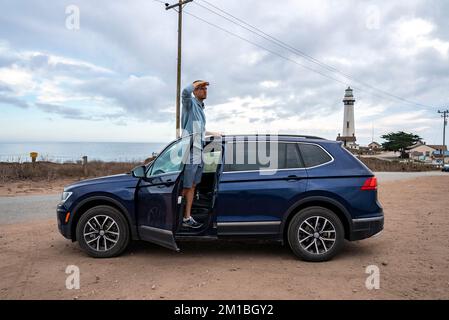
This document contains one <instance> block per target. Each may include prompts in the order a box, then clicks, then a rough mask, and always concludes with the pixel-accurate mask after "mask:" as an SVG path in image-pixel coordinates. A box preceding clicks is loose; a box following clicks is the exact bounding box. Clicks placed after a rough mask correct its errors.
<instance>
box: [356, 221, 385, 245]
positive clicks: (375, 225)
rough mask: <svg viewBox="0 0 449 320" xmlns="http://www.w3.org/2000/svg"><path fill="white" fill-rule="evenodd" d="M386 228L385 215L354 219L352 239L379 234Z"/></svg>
mask: <svg viewBox="0 0 449 320" xmlns="http://www.w3.org/2000/svg"><path fill="white" fill-rule="evenodd" d="M383 229H384V216H383V215H382V216H377V217H371V218H362V219H352V228H351V233H350V235H349V240H350V241H355V240H362V239H366V238H370V237H372V236H374V235H377V234H379V233H380V232H381V231H382V230H383Z"/></svg>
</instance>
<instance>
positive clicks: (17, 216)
mask: <svg viewBox="0 0 449 320" xmlns="http://www.w3.org/2000/svg"><path fill="white" fill-rule="evenodd" d="M375 174H376V177H377V178H378V179H379V182H380V183H382V182H388V181H394V180H406V179H412V178H417V177H429V176H441V175H445V176H448V177H449V173H447V172H439V171H431V172H376V173H375ZM59 197H60V195H59V194H56V195H36V196H17V197H0V224H9V223H17V222H22V221H25V220H38V219H46V218H55V217H56V205H57V204H58V202H59Z"/></svg>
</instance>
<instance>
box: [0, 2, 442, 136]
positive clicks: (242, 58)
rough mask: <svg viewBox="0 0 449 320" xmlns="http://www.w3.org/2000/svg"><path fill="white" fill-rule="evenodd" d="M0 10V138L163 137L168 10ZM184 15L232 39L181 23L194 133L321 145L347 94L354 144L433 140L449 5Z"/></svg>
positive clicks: (151, 5)
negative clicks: (298, 137)
mask: <svg viewBox="0 0 449 320" xmlns="http://www.w3.org/2000/svg"><path fill="white" fill-rule="evenodd" d="M211 4H212V5H214V6H215V7H213V6H211ZM73 6H75V7H73ZM0 7H1V12H2V14H1V15H0V26H1V28H0V110H1V116H0V141H3V142H7V141H138V142H165V141H169V140H172V139H173V138H174V134H175V131H174V126H175V116H174V114H175V107H174V106H175V96H176V45H177V38H176V37H177V34H176V31H177V14H176V12H174V11H173V10H171V11H166V10H165V8H164V5H163V4H162V3H160V2H158V1H154V0H133V1H120V0H116V1H105V0H104V1H103V0H98V1H90V0H85V1H76V0H71V1H65V0H58V1H43V0H42V1H39V0H33V1H30V0H26V1H25V0H2V1H1V4H0ZM205 7H206V8H209V9H211V10H214V11H215V12H218V13H220V14H222V15H224V13H223V12H220V11H218V9H217V8H216V7H218V8H220V9H222V10H224V11H225V12H228V13H231V14H232V15H234V16H236V17H238V18H240V19H241V21H244V22H246V23H248V24H250V25H252V26H255V27H257V28H259V29H260V30H262V31H263V32H265V33H266V34H268V35H270V36H272V37H274V38H276V39H278V40H280V41H282V42H283V43H285V44H288V45H289V46H290V50H287V49H286V48H285V46H284V47H280V46H278V45H276V43H274V42H270V41H267V39H264V38H262V37H259V36H257V35H256V34H254V33H252V32H249V31H248V30H245V29H244V28H242V27H239V26H237V25H235V24H233V23H231V22H230V21H229V20H226V19H223V18H222V17H220V16H218V15H216V14H214V13H213V12H211V11H209V10H207V9H205ZM77 9H79V13H80V15H79V28H78V25H77V20H76V12H77V11H76V10H77ZM185 10H186V11H187V12H188V13H190V14H192V15H195V16H196V17H199V18H201V19H203V20H206V21H208V22H211V23H213V24H215V25H217V26H219V27H220V28H222V29H225V30H227V31H228V32H231V33H233V34H234V35H231V34H230V33H228V32H226V31H224V30H222V29H218V28H216V27H214V26H212V25H210V24H207V23H206V22H204V21H201V20H199V19H198V18H196V17H194V16H192V15H188V14H187V15H185V16H184V29H183V31H184V33H183V68H182V69H183V70H182V85H183V86H185V85H186V84H188V83H190V82H192V81H193V80H195V79H206V80H208V81H209V82H210V83H211V86H210V87H209V97H208V99H207V100H206V116H207V129H208V130H211V131H222V132H224V133H247V132H271V133H276V132H280V133H298V134H311V135H319V136H323V137H325V138H329V139H335V137H336V135H337V134H338V133H339V132H341V131H342V126H343V119H342V118H343V104H342V102H341V100H342V98H343V95H344V90H345V88H346V86H347V85H350V86H352V87H354V88H355V91H354V94H355V98H356V99H357V102H356V107H355V110H356V111H355V122H356V123H355V126H356V135H357V137H358V141H359V142H360V143H361V144H366V143H369V142H370V141H371V136H372V133H373V132H374V139H375V140H379V136H380V135H382V134H384V133H387V132H390V131H397V130H404V131H409V132H414V133H417V134H419V135H421V136H422V137H423V138H424V139H425V140H426V141H427V142H428V143H441V140H442V134H441V131H442V119H441V117H440V115H438V114H437V110H438V109H439V108H440V109H441V108H442V107H444V106H446V107H449V94H448V92H449V19H447V16H448V15H449V1H446V0H441V1H431V0H395V1H349V0H348V1H343V0H338V1H337V0H334V1H331V0H323V1H319V0H317V1H299V0H293V1H282V3H281V2H279V1H275V0H263V1H261V0H258V1H255V0H247V1H238V0H227V1H218V0H208V3H207V2H204V1H203V0H194V2H193V3H190V4H188V5H186V7H185ZM240 23H241V22H240ZM239 37H240V38H239ZM241 38H244V39H246V40H247V41H244V40H242V39H241ZM265 38H267V36H265ZM298 53H299V54H298ZM301 53H306V54H307V55H308V56H310V57H313V59H316V60H313V61H314V62H315V63H313V62H311V61H310V60H312V59H309V60H307V59H304V58H303V57H302V56H301V55H300V54H301ZM317 61H319V62H317Z"/></svg>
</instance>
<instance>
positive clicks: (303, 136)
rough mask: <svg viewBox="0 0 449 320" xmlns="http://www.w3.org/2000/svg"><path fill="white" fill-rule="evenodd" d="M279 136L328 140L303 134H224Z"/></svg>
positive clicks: (231, 135) (233, 135)
mask: <svg viewBox="0 0 449 320" xmlns="http://www.w3.org/2000/svg"><path fill="white" fill-rule="evenodd" d="M274 135H275V136H278V137H292V138H304V139H315V140H326V139H325V138H322V137H317V136H309V135H302V134H268V133H267V134H260V133H249V134H228V135H227V134H224V135H223V137H242V136H244V137H245V136H246V137H250V136H274Z"/></svg>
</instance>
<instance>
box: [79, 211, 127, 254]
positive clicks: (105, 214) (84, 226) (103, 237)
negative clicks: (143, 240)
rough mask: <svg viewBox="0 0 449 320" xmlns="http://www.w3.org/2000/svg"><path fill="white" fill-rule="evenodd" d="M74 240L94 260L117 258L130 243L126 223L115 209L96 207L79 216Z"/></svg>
mask: <svg viewBox="0 0 449 320" xmlns="http://www.w3.org/2000/svg"><path fill="white" fill-rule="evenodd" d="M76 238H77V239H78V242H79V245H80V247H81V249H83V251H84V252H86V253H87V254H88V255H90V256H92V257H94V258H110V257H114V256H118V255H119V254H120V253H122V252H123V250H125V249H126V247H127V246H128V244H129V241H130V236H129V228H128V223H127V221H126V219H125V217H124V216H123V215H122V214H121V213H120V212H119V211H118V210H117V209H115V208H113V207H109V206H104V205H102V206H96V207H93V208H91V209H89V210H87V211H86V212H85V213H84V214H83V215H82V216H81V218H80V220H79V221H78V224H77V226H76Z"/></svg>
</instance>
